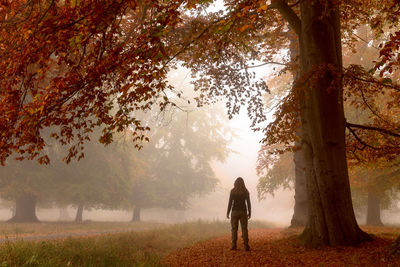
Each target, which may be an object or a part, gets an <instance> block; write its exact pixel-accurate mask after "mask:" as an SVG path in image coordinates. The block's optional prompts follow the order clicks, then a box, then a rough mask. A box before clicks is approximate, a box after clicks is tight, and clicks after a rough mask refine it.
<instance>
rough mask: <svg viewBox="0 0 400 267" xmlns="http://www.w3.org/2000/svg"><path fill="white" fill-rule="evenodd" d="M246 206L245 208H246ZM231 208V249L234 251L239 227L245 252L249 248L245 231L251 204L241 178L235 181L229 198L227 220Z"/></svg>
mask: <svg viewBox="0 0 400 267" xmlns="http://www.w3.org/2000/svg"><path fill="white" fill-rule="evenodd" d="M246 204H247V208H246ZM231 208H232V214H231V226H232V249H231V250H236V241H237V231H238V227H239V221H240V228H241V229H242V238H243V243H244V249H245V250H246V251H249V250H250V247H249V236H248V231H247V220H248V219H250V217H251V204H250V194H249V191H248V190H247V188H246V186H245V185H244V181H243V178H242V177H238V178H237V179H236V180H235V183H234V185H233V189H232V190H231V194H230V196H229V203H228V211H227V213H226V217H227V218H228V219H229V213H230V211H231Z"/></svg>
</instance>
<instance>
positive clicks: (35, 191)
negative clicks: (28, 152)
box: [0, 161, 56, 222]
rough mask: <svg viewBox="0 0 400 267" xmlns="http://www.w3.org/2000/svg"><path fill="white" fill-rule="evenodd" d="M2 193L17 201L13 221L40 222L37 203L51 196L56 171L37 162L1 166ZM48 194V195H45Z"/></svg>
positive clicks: (0, 192)
mask: <svg viewBox="0 0 400 267" xmlns="http://www.w3.org/2000/svg"><path fill="white" fill-rule="evenodd" d="M0 172H1V175H0V195H1V197H2V198H3V199H6V200H10V201H13V202H14V203H15V213H14V215H13V217H12V218H11V219H10V220H9V221H11V222H38V221H39V220H38V218H37V217H36V205H37V203H38V202H39V201H45V200H46V197H51V195H52V190H53V189H54V180H53V179H52V178H53V177H54V176H55V174H56V172H55V171H54V169H49V168H47V166H43V165H40V164H38V163H36V162H31V161H23V162H10V164H8V166H1V168H0ZM45 196H46V197H45Z"/></svg>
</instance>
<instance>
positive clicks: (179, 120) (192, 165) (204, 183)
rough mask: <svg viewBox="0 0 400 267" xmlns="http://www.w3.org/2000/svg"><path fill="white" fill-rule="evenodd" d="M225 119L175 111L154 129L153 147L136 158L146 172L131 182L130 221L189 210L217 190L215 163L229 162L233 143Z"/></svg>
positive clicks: (148, 146) (218, 115)
mask: <svg viewBox="0 0 400 267" xmlns="http://www.w3.org/2000/svg"><path fill="white" fill-rule="evenodd" d="M222 118H223V114H222V115H221V113H219V112H218V111H217V109H212V110H208V111H207V110H205V111H204V110H194V111H191V112H187V113H186V112H182V111H180V110H175V111H171V112H167V113H166V114H164V117H163V119H162V122H161V123H160V122H159V125H158V126H155V125H154V126H152V128H153V134H152V135H151V136H150V140H151V141H150V143H149V144H146V145H145V146H144V148H143V149H142V150H140V151H138V152H137V153H136V154H137V157H138V158H140V160H142V161H143V164H145V170H146V171H145V173H144V174H142V176H141V177H139V179H137V180H135V181H133V189H132V197H131V204H132V205H133V206H134V209H133V215H132V221H139V220H140V211H141V209H142V208H151V207H160V208H175V209H185V208H187V207H188V205H189V200H190V198H191V197H194V196H199V195H202V194H205V193H208V192H210V191H212V190H213V189H214V187H215V185H216V184H217V179H216V177H215V174H214V172H213V170H212V168H211V161H212V160H219V161H223V160H224V159H225V158H226V156H227V155H228V154H229V149H228V143H229V139H230V138H231V133H230V132H229V131H228V129H227V128H226V126H225V125H226V124H227V121H226V120H223V119H222Z"/></svg>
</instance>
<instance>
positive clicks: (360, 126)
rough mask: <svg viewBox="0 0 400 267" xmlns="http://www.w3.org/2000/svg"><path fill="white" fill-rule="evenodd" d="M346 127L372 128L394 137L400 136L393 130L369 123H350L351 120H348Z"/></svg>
mask: <svg viewBox="0 0 400 267" xmlns="http://www.w3.org/2000/svg"><path fill="white" fill-rule="evenodd" d="M346 127H347V128H348V129H351V127H353V128H359V129H364V130H371V131H376V132H380V133H383V134H387V135H390V136H393V137H398V138H399V137H400V134H397V133H394V132H391V131H389V130H386V129H382V128H378V127H374V126H368V125H360V124H354V123H350V122H346ZM350 131H351V130H350Z"/></svg>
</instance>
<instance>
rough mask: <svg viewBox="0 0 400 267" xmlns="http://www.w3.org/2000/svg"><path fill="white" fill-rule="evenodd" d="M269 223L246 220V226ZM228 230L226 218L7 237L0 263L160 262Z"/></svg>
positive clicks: (21, 264) (101, 264)
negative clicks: (46, 237)
mask: <svg viewBox="0 0 400 267" xmlns="http://www.w3.org/2000/svg"><path fill="white" fill-rule="evenodd" d="M270 226H272V225H270V224H267V223H264V222H257V221H252V222H251V223H250V224H249V228H266V227H270ZM76 227H77V228H78V226H76ZM20 228H22V227H21V226H20ZM229 231H230V226H229V223H228V222H227V221H226V222H220V221H214V222H205V221H197V222H189V223H184V224H176V225H170V226H167V227H159V228H157V229H153V230H143V231H136V232H134V231H131V232H126V233H116V234H107V235H101V236H96V237H85V238H66V239H64V240H53V241H29V242H27V241H21V240H20V241H15V242H11V241H7V242H5V243H3V244H2V245H0V266H160V260H161V258H162V257H163V256H165V255H166V254H168V253H170V252H172V251H173V250H176V249H179V248H182V247H187V246H191V245H193V244H194V243H197V242H199V241H203V240H207V239H210V238H212V237H216V236H220V235H226V234H229Z"/></svg>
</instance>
